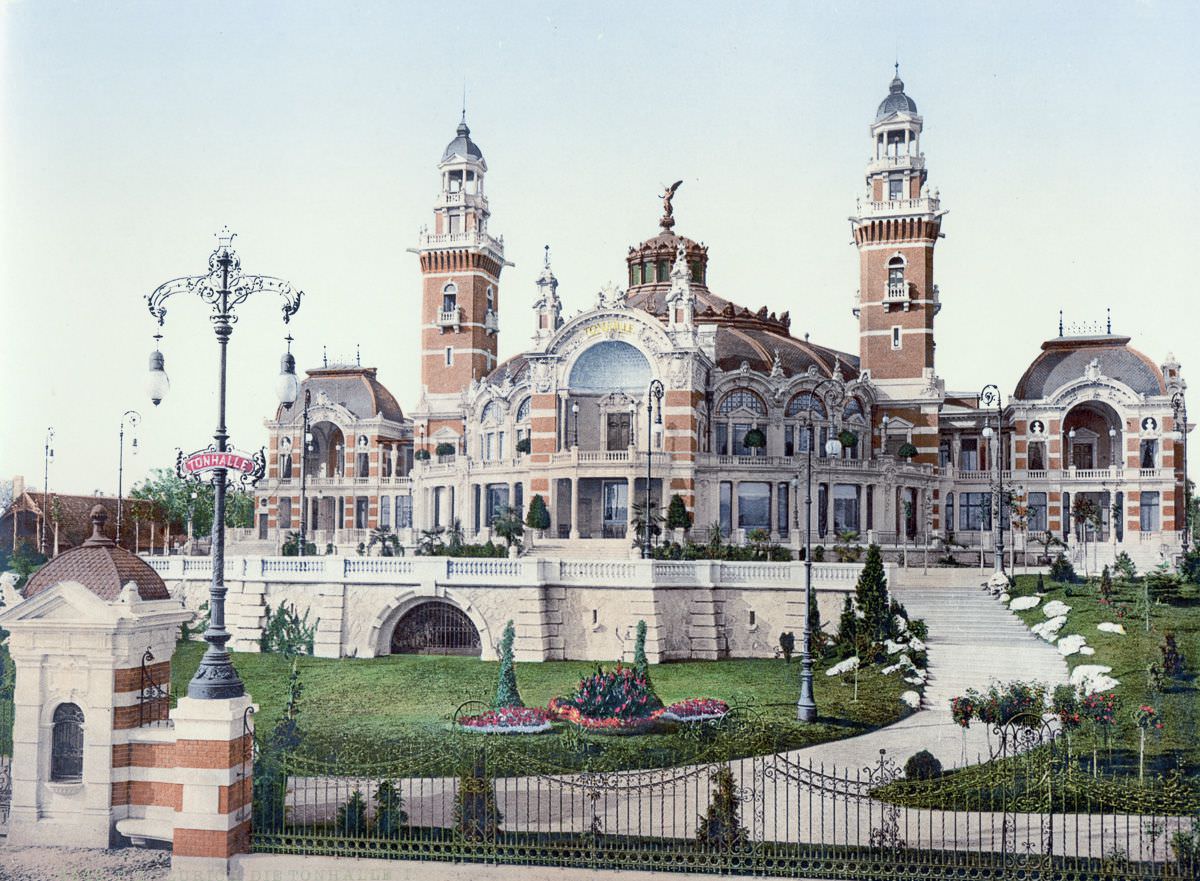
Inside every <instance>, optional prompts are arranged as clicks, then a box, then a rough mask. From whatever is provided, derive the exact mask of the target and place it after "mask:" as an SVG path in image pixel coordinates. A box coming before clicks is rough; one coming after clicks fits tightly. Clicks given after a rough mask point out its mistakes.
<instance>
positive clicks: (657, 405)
mask: <svg viewBox="0 0 1200 881" xmlns="http://www.w3.org/2000/svg"><path fill="white" fill-rule="evenodd" d="M662 399H663V384H662V383H661V382H659V381H658V380H657V379H652V380H650V388H649V389H648V390H647V391H646V509H645V511H643V512H642V519H643V521H644V522H643V524H642V559H643V560H649V559H650V557H651V552H650V463H651V461H653V459H654V426H655V425H662Z"/></svg>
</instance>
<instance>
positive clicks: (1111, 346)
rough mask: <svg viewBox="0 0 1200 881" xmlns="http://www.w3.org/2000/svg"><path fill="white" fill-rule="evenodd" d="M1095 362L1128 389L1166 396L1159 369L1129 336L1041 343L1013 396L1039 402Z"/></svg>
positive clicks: (1078, 338)
mask: <svg viewBox="0 0 1200 881" xmlns="http://www.w3.org/2000/svg"><path fill="white" fill-rule="evenodd" d="M1092 361H1096V362H1097V365H1098V367H1099V370H1100V374H1101V375H1102V376H1107V377H1108V378H1110V379H1115V380H1117V381H1119V382H1122V383H1124V384H1125V385H1127V386H1129V387H1130V388H1131V389H1133V390H1134V391H1135V392H1137V393H1138V394H1140V395H1163V394H1166V391H1167V386H1166V382H1165V381H1164V380H1163V375H1162V371H1161V370H1160V369H1159V368H1158V366H1157V365H1156V364H1155V363H1154V362H1153V361H1151V360H1150V359H1149V358H1147V357H1146V356H1145V355H1143V354H1142V353H1141V352H1139V351H1137V349H1134V348H1132V347H1131V346H1130V345H1129V337H1127V336H1116V335H1114V334H1102V335H1098V336H1075V337H1055V338H1054V339H1049V340H1046V342H1044V343H1042V351H1041V353H1040V354H1039V355H1038V356H1037V357H1036V358H1034V359H1033V363H1032V364H1030V365H1029V367H1028V368H1027V369H1026V370H1025V374H1024V375H1023V376H1022V377H1021V380H1020V382H1018V383H1017V388H1016V391H1015V392H1014V393H1013V396H1014V397H1015V398H1016V399H1017V400H1022V401H1037V400H1041V399H1044V398H1047V397H1049V396H1050V395H1052V394H1053V393H1054V392H1055V391H1056V390H1057V389H1060V388H1062V387H1063V386H1064V385H1066V384H1067V383H1068V382H1070V381H1072V380H1074V379H1079V378H1080V377H1082V376H1083V375H1084V374H1085V372H1086V371H1087V369H1088V366H1089V365H1090V364H1091V363H1092Z"/></svg>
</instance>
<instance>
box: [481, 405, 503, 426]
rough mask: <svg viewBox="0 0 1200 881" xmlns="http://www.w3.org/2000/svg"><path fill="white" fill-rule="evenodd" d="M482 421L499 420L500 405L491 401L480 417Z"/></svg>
mask: <svg viewBox="0 0 1200 881" xmlns="http://www.w3.org/2000/svg"><path fill="white" fill-rule="evenodd" d="M479 421H480V422H499V421H500V405H499V404H497V403H496V402H495V401H489V402H488V403H487V406H485V407H484V408H483V413H482V414H480V417H479Z"/></svg>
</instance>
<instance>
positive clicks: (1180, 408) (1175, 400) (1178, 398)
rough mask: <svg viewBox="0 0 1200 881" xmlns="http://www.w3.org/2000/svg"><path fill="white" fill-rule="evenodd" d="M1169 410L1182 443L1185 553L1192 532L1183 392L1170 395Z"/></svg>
mask: <svg viewBox="0 0 1200 881" xmlns="http://www.w3.org/2000/svg"><path fill="white" fill-rule="evenodd" d="M1171 411H1172V412H1173V413H1174V414H1175V434H1176V438H1177V439H1178V440H1179V441H1181V442H1182V443H1183V463H1182V464H1183V552H1184V554H1187V552H1188V544H1189V542H1190V540H1191V533H1192V491H1191V487H1190V485H1189V484H1188V473H1187V468H1188V461H1187V433H1188V426H1187V401H1185V400H1184V397H1183V392H1175V394H1173V395H1171Z"/></svg>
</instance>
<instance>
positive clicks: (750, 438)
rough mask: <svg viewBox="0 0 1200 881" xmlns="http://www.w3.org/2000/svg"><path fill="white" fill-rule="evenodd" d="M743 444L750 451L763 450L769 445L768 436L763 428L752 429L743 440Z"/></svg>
mask: <svg viewBox="0 0 1200 881" xmlns="http://www.w3.org/2000/svg"><path fill="white" fill-rule="evenodd" d="M742 444H743V445H744V446H745V447H746V448H747V449H750V450H761V449H762V448H763V447H765V446H766V445H767V436H766V434H765V433H763V430H762V429H761V428H752V429H750V430H749V431H747V432H746V436H745V437H744V438H742Z"/></svg>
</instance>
